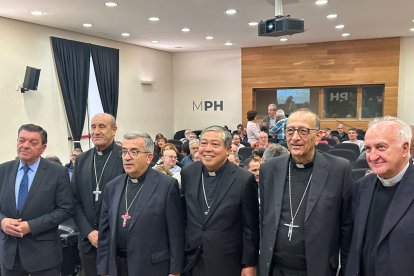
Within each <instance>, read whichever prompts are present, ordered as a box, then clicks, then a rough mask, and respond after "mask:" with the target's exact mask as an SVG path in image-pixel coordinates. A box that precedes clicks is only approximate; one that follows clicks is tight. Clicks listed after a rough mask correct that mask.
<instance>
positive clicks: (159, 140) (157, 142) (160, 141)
mask: <svg viewBox="0 0 414 276" xmlns="http://www.w3.org/2000/svg"><path fill="white" fill-rule="evenodd" d="M157 135H158V134H157ZM167 142H168V140H167V138H165V137H164V136H163V135H162V134H161V136H159V137H158V138H157V136H155V148H154V153H155V154H157V155H158V156H161V148H162V147H163V146H164V145H165V144H167Z"/></svg>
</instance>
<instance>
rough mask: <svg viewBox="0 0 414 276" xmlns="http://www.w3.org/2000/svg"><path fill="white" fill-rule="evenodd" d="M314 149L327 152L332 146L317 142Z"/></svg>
mask: <svg viewBox="0 0 414 276" xmlns="http://www.w3.org/2000/svg"><path fill="white" fill-rule="evenodd" d="M316 149H317V150H319V151H321V152H328V151H329V150H330V149H332V147H331V146H330V145H329V144H325V143H318V144H317V145H316Z"/></svg>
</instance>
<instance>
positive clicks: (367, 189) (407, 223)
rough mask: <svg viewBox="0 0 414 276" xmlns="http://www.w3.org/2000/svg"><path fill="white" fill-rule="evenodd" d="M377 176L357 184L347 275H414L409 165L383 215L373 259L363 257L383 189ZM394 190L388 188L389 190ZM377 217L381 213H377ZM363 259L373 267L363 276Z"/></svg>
mask: <svg viewBox="0 0 414 276" xmlns="http://www.w3.org/2000/svg"><path fill="white" fill-rule="evenodd" d="M380 185H382V183H380V181H379V180H378V179H377V176H376V174H369V175H367V176H365V177H363V178H361V179H360V180H359V181H358V182H357V183H356V185H355V196H354V208H355V209H354V212H355V222H354V233H353V236H352V245H351V249H350V252H349V258H348V264H347V267H346V270H345V275H346V276H356V275H363V276H371V275H375V276H394V275H395V276H397V275H398V276H412V275H414V167H413V165H412V164H409V166H408V168H407V170H406V172H405V174H404V176H403V178H402V179H401V181H400V182H399V183H398V184H396V186H394V189H395V191H392V190H390V192H393V195H392V198H391V201H390V202H389V203H388V207H387V208H386V210H385V211H384V212H383V217H382V219H381V223H380V227H379V228H378V231H377V234H378V235H375V237H374V239H375V240H374V241H373V243H372V244H373V250H368V251H370V253H371V254H370V256H366V255H365V256H364V244H365V243H366V242H367V240H366V239H367V237H370V236H372V235H373V233H372V232H373V231H372V230H371V233H367V228H369V224H370V221H371V219H372V216H374V214H373V211H374V210H372V204H374V201H375V198H376V196H375V194H376V193H378V192H379V191H380V190H379V189H381V188H384V187H381V186H380ZM390 188H391V187H388V188H385V189H390ZM377 215H378V214H377ZM363 260H366V261H368V262H370V263H371V265H370V267H373V268H372V270H371V271H370V273H369V274H363V273H362V271H361V270H363V268H364V265H366V264H363V263H362V262H363Z"/></svg>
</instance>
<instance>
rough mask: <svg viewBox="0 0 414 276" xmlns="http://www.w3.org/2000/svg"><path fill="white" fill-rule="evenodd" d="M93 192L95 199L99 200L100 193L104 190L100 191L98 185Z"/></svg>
mask: <svg viewBox="0 0 414 276" xmlns="http://www.w3.org/2000/svg"><path fill="white" fill-rule="evenodd" d="M92 193H93V194H94V195H95V201H98V200H99V195H100V194H102V191H100V190H99V186H98V185H96V189H95V191H93V192H92Z"/></svg>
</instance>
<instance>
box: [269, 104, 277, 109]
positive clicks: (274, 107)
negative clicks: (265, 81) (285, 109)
mask: <svg viewBox="0 0 414 276" xmlns="http://www.w3.org/2000/svg"><path fill="white" fill-rule="evenodd" d="M269 107H272V108H273V109H274V110H276V108H277V107H276V105H275V104H269V105H268V106H267V108H268V109H269Z"/></svg>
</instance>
